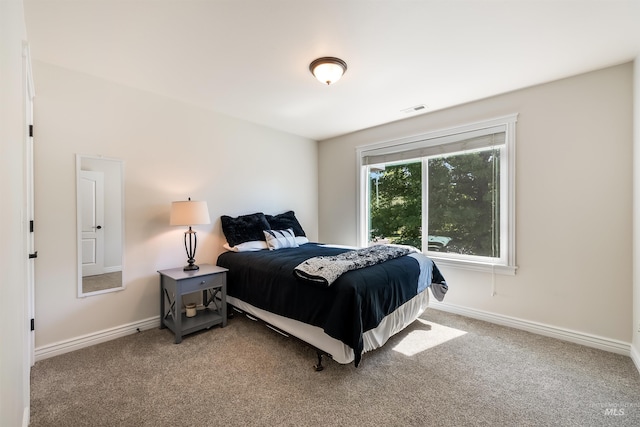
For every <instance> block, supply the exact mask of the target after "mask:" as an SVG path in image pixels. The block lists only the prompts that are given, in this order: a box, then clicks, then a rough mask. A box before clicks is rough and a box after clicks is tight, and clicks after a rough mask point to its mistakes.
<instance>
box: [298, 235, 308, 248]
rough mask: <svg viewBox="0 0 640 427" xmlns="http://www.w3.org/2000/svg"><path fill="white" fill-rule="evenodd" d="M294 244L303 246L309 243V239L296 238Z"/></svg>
mask: <svg viewBox="0 0 640 427" xmlns="http://www.w3.org/2000/svg"><path fill="white" fill-rule="evenodd" d="M296 243H297V244H298V246H300V245H304V244H305V243H309V239H307V238H306V237H304V236H296Z"/></svg>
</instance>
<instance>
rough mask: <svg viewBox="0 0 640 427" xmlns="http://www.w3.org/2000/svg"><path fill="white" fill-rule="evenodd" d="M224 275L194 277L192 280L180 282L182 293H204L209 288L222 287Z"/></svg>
mask: <svg viewBox="0 0 640 427" xmlns="http://www.w3.org/2000/svg"><path fill="white" fill-rule="evenodd" d="M224 276H225V275H224V274H213V275H211V276H200V277H192V278H190V279H183V280H180V281H179V282H178V283H179V286H180V289H181V291H180V293H181V294H188V293H190V292H197V291H202V290H205V289H208V288H213V287H218V286H222V285H223V283H224V278H225V277H224Z"/></svg>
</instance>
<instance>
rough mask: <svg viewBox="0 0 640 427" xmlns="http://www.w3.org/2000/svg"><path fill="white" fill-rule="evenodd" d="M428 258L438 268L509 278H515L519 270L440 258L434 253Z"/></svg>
mask: <svg viewBox="0 0 640 427" xmlns="http://www.w3.org/2000/svg"><path fill="white" fill-rule="evenodd" d="M434 253H435V252H434ZM428 256H429V258H431V259H432V260H434V261H435V262H436V264H437V265H438V267H449V268H457V269H460V270H468V271H480V272H482V273H492V274H493V273H495V274H503V275H508V276H515V274H516V270H517V269H518V267H517V266H515V265H500V264H491V263H484V262H473V261H469V260H462V259H451V258H440V257H438V256H433V253H429V255H428Z"/></svg>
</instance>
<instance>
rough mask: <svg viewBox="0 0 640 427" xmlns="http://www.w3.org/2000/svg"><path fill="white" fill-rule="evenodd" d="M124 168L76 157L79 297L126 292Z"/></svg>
mask: <svg viewBox="0 0 640 427" xmlns="http://www.w3.org/2000/svg"><path fill="white" fill-rule="evenodd" d="M123 174H124V165H123V162H122V160H116V159H108V158H104V157H91V156H82V155H79V154H78V155H76V185H77V188H76V197H77V200H76V204H77V217H76V221H77V230H78V232H77V245H78V246H77V247H78V297H86V296H89V295H98V294H103V293H106V292H113V291H117V290H122V289H124V284H123V281H122V260H123V256H122V254H123V243H124V242H123V236H124V179H123Z"/></svg>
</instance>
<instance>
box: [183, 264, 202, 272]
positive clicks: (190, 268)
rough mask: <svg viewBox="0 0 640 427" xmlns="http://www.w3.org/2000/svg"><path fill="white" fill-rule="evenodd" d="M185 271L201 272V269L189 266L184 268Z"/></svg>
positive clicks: (193, 265) (192, 265)
mask: <svg viewBox="0 0 640 427" xmlns="http://www.w3.org/2000/svg"><path fill="white" fill-rule="evenodd" d="M183 270H184V271H194V270H200V267H198V266H197V265H195V264H189V265H187V266H185V267H184V268H183Z"/></svg>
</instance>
